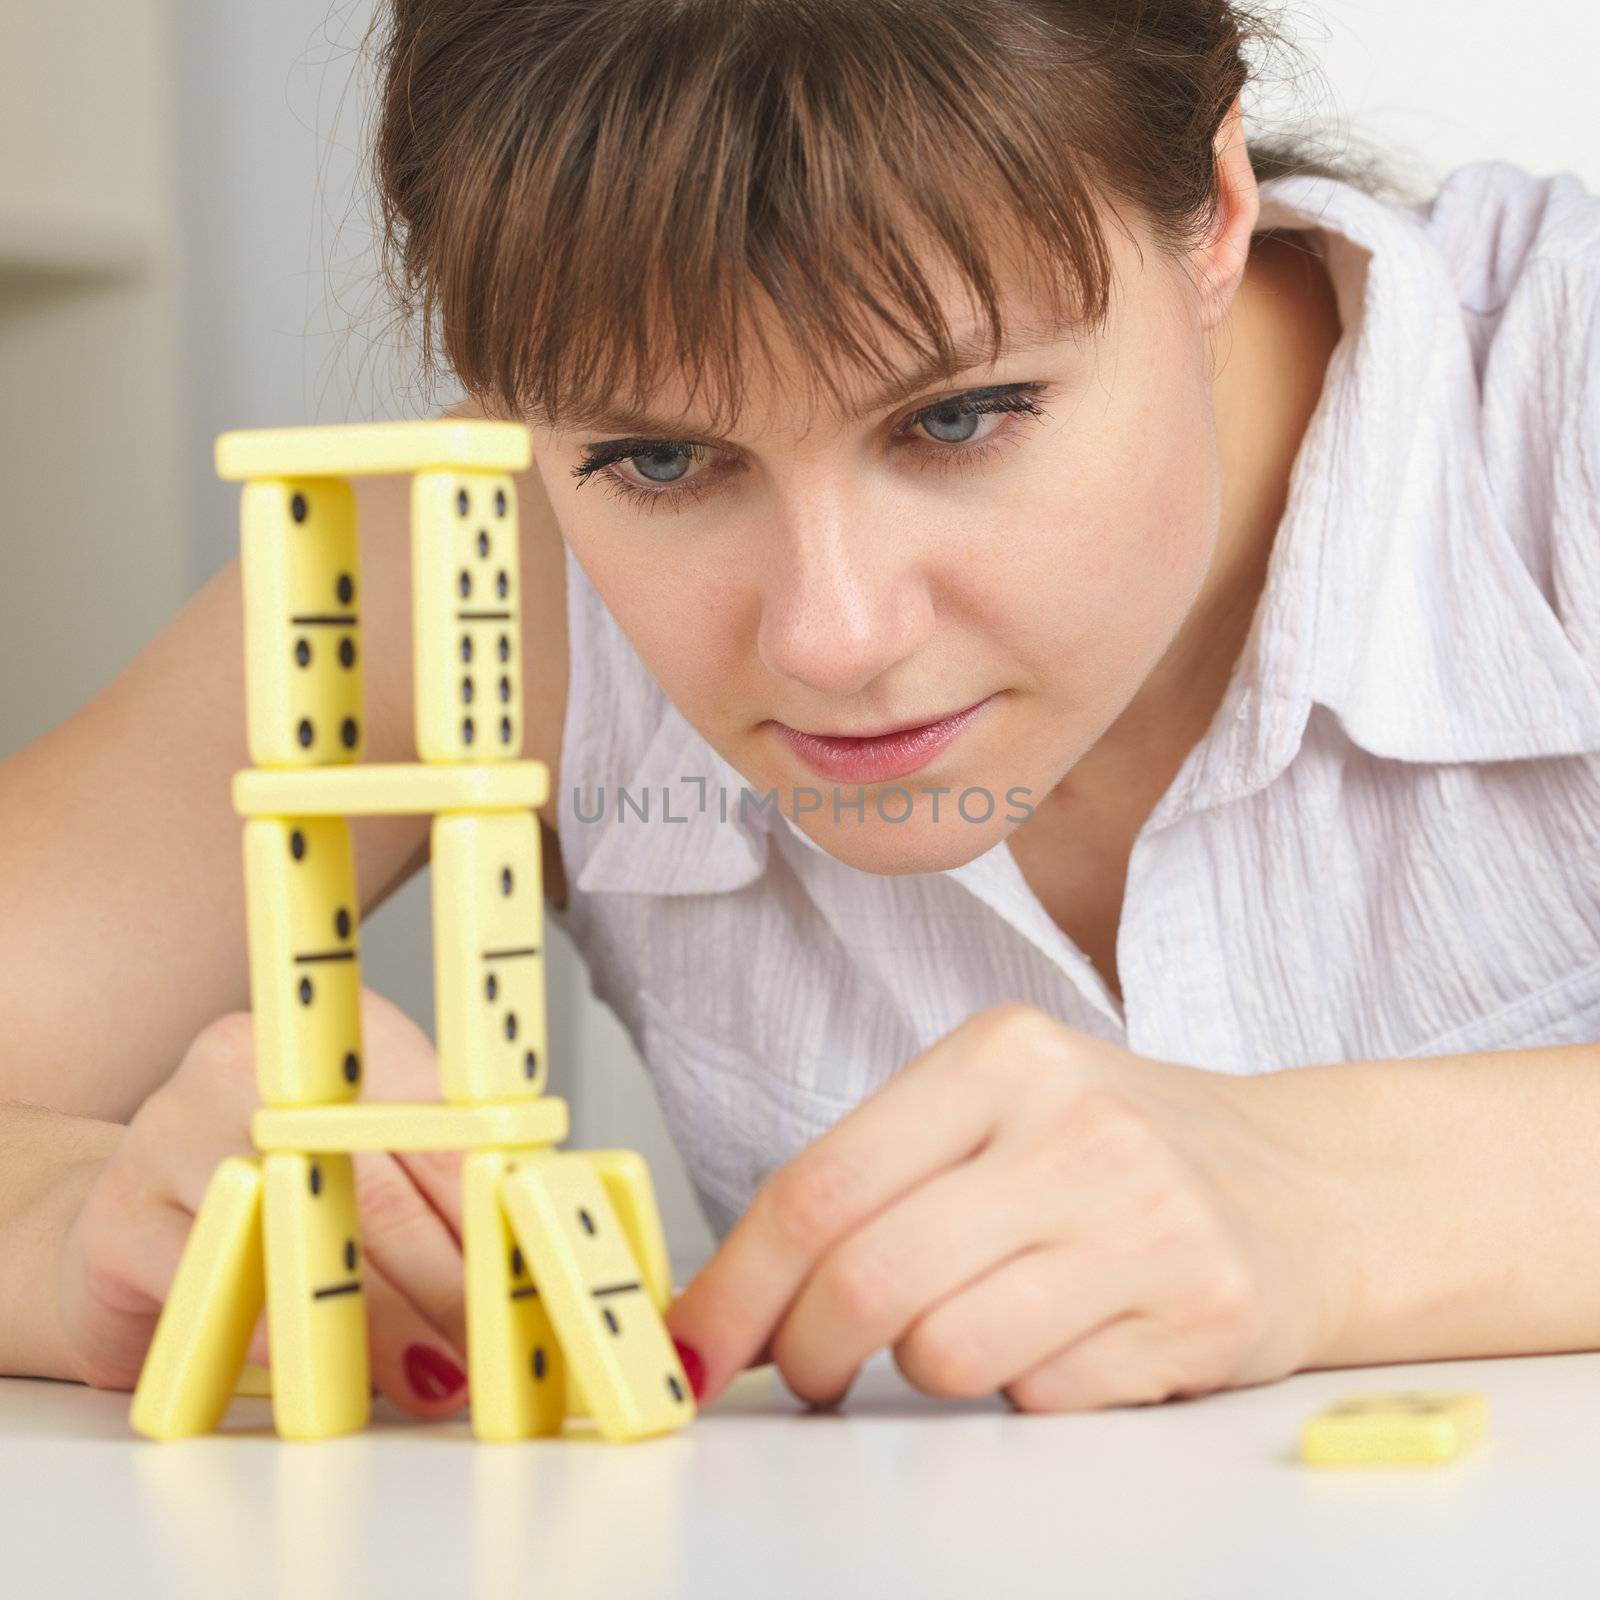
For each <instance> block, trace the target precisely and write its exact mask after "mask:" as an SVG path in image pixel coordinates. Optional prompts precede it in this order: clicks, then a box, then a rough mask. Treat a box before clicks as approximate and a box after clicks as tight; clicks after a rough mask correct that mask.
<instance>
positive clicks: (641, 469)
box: [572, 383, 1048, 511]
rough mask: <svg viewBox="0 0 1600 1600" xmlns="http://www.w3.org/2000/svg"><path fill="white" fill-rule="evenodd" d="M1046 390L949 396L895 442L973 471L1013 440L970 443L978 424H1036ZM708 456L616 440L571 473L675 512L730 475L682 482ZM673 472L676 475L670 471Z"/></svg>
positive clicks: (1018, 387) (912, 420)
mask: <svg viewBox="0 0 1600 1600" xmlns="http://www.w3.org/2000/svg"><path fill="white" fill-rule="evenodd" d="M1047 387H1048V386H1047V385H1046V384H1043V383H1019V384H999V385H995V386H993V387H991V388H986V389H977V390H970V391H968V392H967V393H965V394H959V395H952V396H950V397H949V398H948V399H944V400H939V401H936V402H935V403H934V404H933V405H930V406H923V407H922V408H921V409H920V410H918V411H915V412H913V413H912V414H911V415H910V416H908V417H907V418H906V419H905V421H904V422H902V423H901V424H900V426H899V427H898V428H897V429H896V430H895V432H894V434H893V438H894V439H895V440H896V441H897V442H899V441H910V439H911V436H912V430H913V429H916V428H924V429H926V430H927V437H928V439H929V440H930V441H932V442H933V448H926V447H923V446H919V445H917V444H914V443H909V442H907V443H905V444H902V446H901V447H902V448H909V449H910V450H911V452H912V454H913V455H914V456H917V457H919V458H920V460H921V461H922V463H923V464H926V465H930V466H939V467H951V466H972V465H975V464H976V463H977V462H978V461H980V460H982V459H984V458H986V457H987V456H988V455H989V454H991V453H992V451H993V450H994V449H996V448H997V447H998V446H997V444H994V443H990V440H993V439H996V437H997V436H998V435H1001V434H1005V435H1007V436H1010V435H1013V434H1014V433H1015V430H1014V429H1012V428H995V429H991V430H990V433H989V434H988V435H986V436H985V437H984V438H983V439H982V440H981V441H979V442H978V443H976V444H974V443H972V441H973V439H974V436H975V434H976V432H977V428H978V425H979V419H981V418H982V417H984V416H987V415H991V414H1009V413H1017V414H1021V415H1026V416H1031V417H1034V418H1038V417H1041V416H1043V415H1044V412H1043V409H1042V407H1041V406H1040V405H1039V402H1038V398H1037V397H1038V396H1039V395H1040V394H1042V393H1043V392H1044V390H1045V389H1046V388H1047ZM711 455H712V451H711V450H710V449H709V448H708V447H707V446H705V445H702V444H697V443H695V442H694V441H693V440H688V439H617V440H613V441H611V442H609V443H606V444H600V445H594V446H592V447H591V448H590V449H589V450H588V452H587V453H586V454H585V456H584V458H583V460H582V461H581V462H580V463H579V464H578V465H577V466H576V467H574V468H573V469H572V475H573V477H575V478H576V479H577V480H578V486H579V487H580V488H582V486H583V485H584V484H585V483H587V482H588V481H589V479H590V478H591V477H593V476H595V475H596V474H599V476H600V477H601V479H602V481H603V482H604V483H605V485H606V487H607V490H608V491H609V492H610V493H613V494H618V495H622V496H624V497H627V498H632V499H633V500H635V501H648V502H650V504H649V505H648V506H647V507H642V508H641V509H646V510H650V511H654V510H656V509H658V502H661V501H670V502H672V503H673V508H674V509H679V508H681V507H682V506H683V505H687V504H689V503H691V502H692V501H695V500H698V499H700V498H701V496H703V495H704V494H706V493H708V492H709V491H710V490H711V489H712V488H713V487H714V486H715V485H716V484H717V483H719V482H720V481H721V480H722V479H723V478H725V477H727V476H728V475H729V473H728V472H726V471H722V472H700V473H695V474H694V475H693V476H686V474H688V472H689V467H690V465H692V464H694V463H697V462H702V461H705V460H707V459H708V458H709V457H710V456H711ZM623 462H626V463H627V464H628V465H629V466H630V467H631V468H632V469H633V470H635V471H637V472H638V473H640V475H641V476H643V477H646V478H648V479H650V481H652V482H655V483H659V484H661V485H663V487H661V488H659V489H646V488H643V487H642V486H641V485H640V484H638V483H636V482H632V481H630V480H629V479H627V478H625V477H623V476H622V475H621V474H620V473H618V472H614V471H612V470H611V469H612V468H613V467H615V466H617V465H618V464H620V463H623ZM674 468H676V470H673V469H674Z"/></svg>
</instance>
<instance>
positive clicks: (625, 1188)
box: [568, 1150, 672, 1316]
mask: <svg viewBox="0 0 1600 1600" xmlns="http://www.w3.org/2000/svg"><path fill="white" fill-rule="evenodd" d="M568 1153H569V1154H571V1155H576V1156H582V1157H583V1159H584V1160H585V1161H587V1162H588V1163H589V1165H590V1166H591V1167H593V1168H594V1170H595V1171H596V1172H597V1173H598V1174H599V1175H600V1181H601V1183H602V1184H604V1185H605V1191H606V1198H607V1199H608V1200H609V1201H610V1202H611V1207H612V1210H614V1211H615V1212H616V1214H617V1220H618V1222H620V1223H621V1224H622V1232H623V1235H624V1237H625V1238H626V1239H627V1241H628V1248H629V1250H630V1251H632V1253H633V1258H634V1260H635V1261H637V1262H638V1263H639V1271H640V1275H641V1276H642V1277H643V1279H644V1286H645V1290H646V1292H647V1293H648V1294H649V1296H650V1300H651V1303H652V1304H653V1305H654V1306H655V1308H656V1310H657V1311H659V1312H661V1314H662V1315H663V1316H665V1315H666V1311H667V1307H668V1306H670V1305H671V1304H672V1263H671V1260H670V1258H669V1257H668V1255H667V1236H666V1234H665V1233H664V1232H663V1231H662V1227H661V1213H660V1211H659V1209H658V1208H657V1206H656V1194H655V1188H654V1186H653V1185H652V1183H651V1181H650V1168H649V1166H648V1164H647V1163H646V1162H645V1159H644V1157H643V1156H642V1155H640V1154H639V1152H638V1151H637V1150H573V1151H569V1152H568Z"/></svg>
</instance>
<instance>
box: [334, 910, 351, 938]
mask: <svg viewBox="0 0 1600 1600" xmlns="http://www.w3.org/2000/svg"><path fill="white" fill-rule="evenodd" d="M333 928H334V932H335V933H337V934H338V935H339V937H340V938H341V939H348V938H349V937H350V913H349V912H348V911H346V910H345V908H344V907H343V906H340V907H339V910H338V912H337V914H336V915H335V916H334V919H333Z"/></svg>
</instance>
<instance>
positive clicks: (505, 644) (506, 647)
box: [500, 633, 511, 661]
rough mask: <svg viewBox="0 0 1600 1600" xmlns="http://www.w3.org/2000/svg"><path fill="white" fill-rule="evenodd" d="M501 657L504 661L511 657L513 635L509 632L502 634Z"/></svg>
mask: <svg viewBox="0 0 1600 1600" xmlns="http://www.w3.org/2000/svg"><path fill="white" fill-rule="evenodd" d="M500 659H501V660H502V661H509V660H510V659H511V637H510V635H509V634H504V633H502V634H501V635H500Z"/></svg>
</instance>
